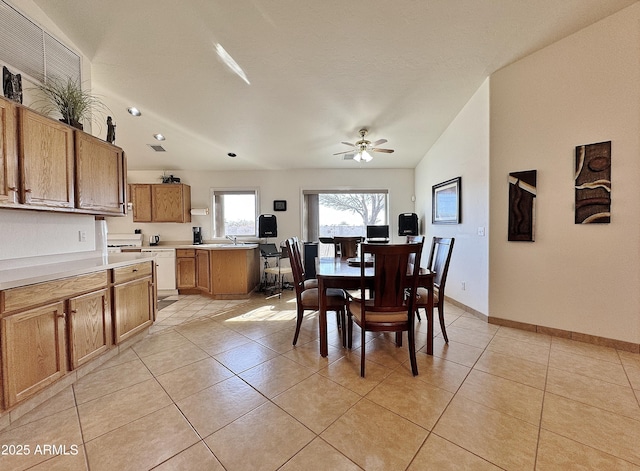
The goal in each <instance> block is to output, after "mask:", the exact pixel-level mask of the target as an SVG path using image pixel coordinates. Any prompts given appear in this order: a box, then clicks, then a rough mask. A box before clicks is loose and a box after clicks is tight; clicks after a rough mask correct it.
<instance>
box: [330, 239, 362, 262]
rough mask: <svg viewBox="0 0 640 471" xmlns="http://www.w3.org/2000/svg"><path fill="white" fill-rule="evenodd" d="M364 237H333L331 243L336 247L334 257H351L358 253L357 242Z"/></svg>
mask: <svg viewBox="0 0 640 471" xmlns="http://www.w3.org/2000/svg"><path fill="white" fill-rule="evenodd" d="M363 240H364V237H360V236H357V237H334V238H333V243H334V244H335V247H336V257H348V258H352V257H355V256H357V255H358V244H359V243H361V242H362V241H363Z"/></svg>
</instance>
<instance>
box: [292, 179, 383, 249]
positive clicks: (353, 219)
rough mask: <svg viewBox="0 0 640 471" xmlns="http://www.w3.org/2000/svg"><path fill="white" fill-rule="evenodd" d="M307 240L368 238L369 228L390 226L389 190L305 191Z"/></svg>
mask: <svg viewBox="0 0 640 471" xmlns="http://www.w3.org/2000/svg"><path fill="white" fill-rule="evenodd" d="M303 194H304V206H305V219H306V224H305V226H306V234H305V238H306V239H307V240H318V239H319V238H320V237H334V236H363V237H364V236H366V232H367V226H368V225H376V224H388V220H389V219H388V214H387V207H388V204H387V199H388V193H387V191H386V190H370V191H357V192H356V191H335V190H334V191H317V190H315V191H304V192H303Z"/></svg>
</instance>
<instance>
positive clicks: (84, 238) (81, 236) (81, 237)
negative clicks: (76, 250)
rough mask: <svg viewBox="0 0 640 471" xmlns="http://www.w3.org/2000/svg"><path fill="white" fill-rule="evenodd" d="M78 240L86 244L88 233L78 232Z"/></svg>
mask: <svg viewBox="0 0 640 471" xmlns="http://www.w3.org/2000/svg"><path fill="white" fill-rule="evenodd" d="M78 240H79V241H80V242H86V241H87V231H78Z"/></svg>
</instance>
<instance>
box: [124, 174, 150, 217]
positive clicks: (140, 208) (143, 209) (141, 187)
mask: <svg viewBox="0 0 640 471" xmlns="http://www.w3.org/2000/svg"><path fill="white" fill-rule="evenodd" d="M151 186H152V185H148V184H137V183H136V184H132V185H129V194H130V195H131V204H132V205H133V222H151Z"/></svg>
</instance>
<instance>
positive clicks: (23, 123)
mask: <svg viewBox="0 0 640 471" xmlns="http://www.w3.org/2000/svg"><path fill="white" fill-rule="evenodd" d="M18 116H19V146H18V150H19V162H20V165H19V167H18V168H19V169H20V179H21V183H22V184H21V185H20V187H21V203H24V204H28V205H32V206H44V207H54V208H73V207H74V178H73V170H74V155H73V154H74V145H73V128H71V127H69V126H67V125H65V124H62V123H59V122H57V121H55V120H52V119H50V118H47V117H46V116H42V115H40V114H38V113H35V112H33V111H31V110H29V109H28V108H25V107H20V108H19V113H18Z"/></svg>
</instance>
